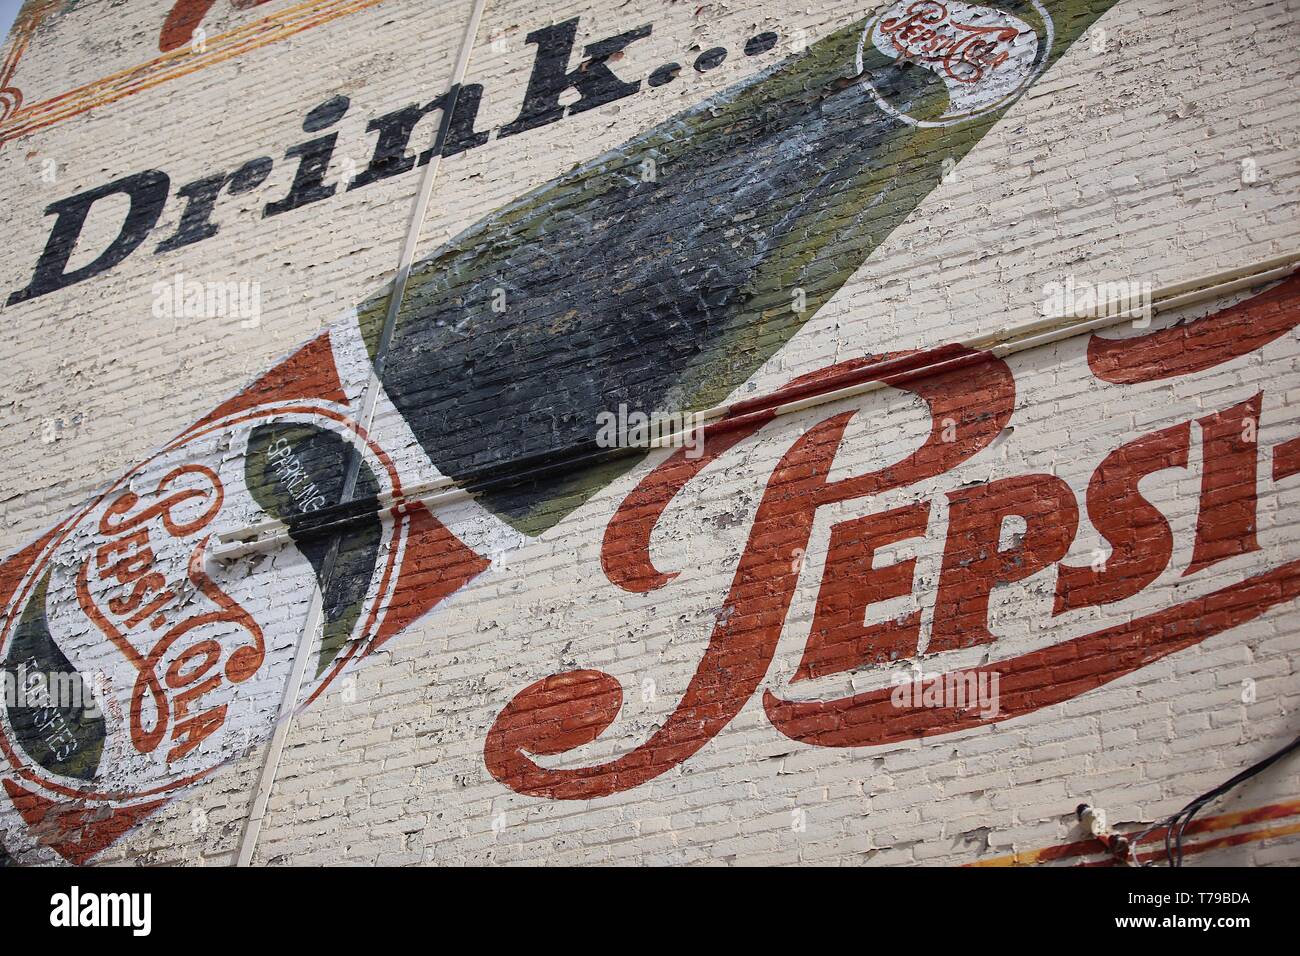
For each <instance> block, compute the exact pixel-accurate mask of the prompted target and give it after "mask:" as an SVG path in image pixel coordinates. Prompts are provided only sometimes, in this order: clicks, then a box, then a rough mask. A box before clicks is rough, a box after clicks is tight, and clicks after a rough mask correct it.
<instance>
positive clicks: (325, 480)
mask: <svg viewBox="0 0 1300 956" xmlns="http://www.w3.org/2000/svg"><path fill="white" fill-rule="evenodd" d="M351 454H352V448H351V446H350V445H348V444H347V443H346V442H345V441H344V440H343V439H342V438H340V437H339V436H338V435H336V434H334V433H333V432H330V431H326V430H324V429H321V428H315V427H313V426H310V425H298V424H277V425H262V426H259V427H258V428H256V429H254V430H253V433H252V435H250V436H249V441H248V453H247V455H246V456H245V459H244V480H245V482H246V483H247V485H248V489H249V493H250V494H252V496H253V500H254V501H256V502H257V503H258V505H259V506H260V507H261V508H262V509H263V510H264V511H265V512H266V513H267V514H269V515H271V516H272V517H274V518H277V519H279V520H280V521H283V522H285V524H287V525H288V526H289V536H290V537H291V538H292V539H293V542H294V544H295V545H296V546H297V548H298V550H299V551H301V552H302V553H303V555H305V556H306V558H307V560H308V561H310V562H311V566H312V569H313V570H314V571H315V573H316V581H317V583H318V584H319V585H320V587H321V588H322V589H323V591H322V594H323V597H324V602H323V607H324V612H325V626H324V637H323V643H322V646H321V652H320V657H319V659H318V660H317V662H316V675H317V676H320V674H321V673H322V672H324V670H325V668H326V667H328V666H329V664H330V662H331V661H333V660H334V658H335V657H337V656H338V653H339V651H341V650H342V649H343V646H344V644H346V643H347V640H348V637H349V636H350V635H351V634H352V630H353V628H354V627H355V626H356V623H357V619H358V617H359V616H360V614H361V608H362V605H363V603H364V602H365V596H366V590H367V588H369V586H370V580H371V578H372V577H373V575H374V570H375V565H376V563H377V562H378V560H379V543H380V540H381V537H382V530H381V527H380V523H379V518H378V517H377V516H376V515H375V514H374V513H373V512H371V513H368V514H365V515H363V516H362V517H361V518H359V519H354V520H352V521H349V522H348V523H347V524H346V525H345V526H344V530H343V532H342V533H323V532H321V531H314V530H311V529H310V527H309V523H308V522H307V521H306V520H304V519H305V518H306V517H307V516H309V515H310V514H311V513H312V512H315V511H318V510H320V509H321V508H326V507H332V506H334V505H338V504H340V503H341V501H342V497H343V488H344V482H345V480H346V475H347V465H348V462H349V460H350V455H351ZM290 456H292V460H291V459H290ZM277 463H279V464H277ZM299 465H301V468H299V467H298V466H299ZM300 476H305V477H300ZM378 493H379V485H378V482H377V481H376V480H375V476H374V473H373V472H371V470H370V468H369V467H367V466H366V465H365V464H364V463H362V464H361V467H360V471H359V473H358V476H357V483H356V488H355V490H354V492H353V494H352V495H351V500H354V501H356V500H366V499H373V498H374V497H375V496H376V495H377V494H378ZM332 547H337V549H338V552H337V554H336V555H335V557H334V559H333V567H332V568H331V567H330V558H329V554H330V550H331V548H332Z"/></svg>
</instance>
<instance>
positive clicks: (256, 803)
mask: <svg viewBox="0 0 1300 956" xmlns="http://www.w3.org/2000/svg"><path fill="white" fill-rule="evenodd" d="M486 6H487V0H474V7H473V9H472V10H471V11H470V16H469V22H468V23H467V24H465V34H464V36H463V37H462V38H461V41H460V52H459V54H458V55H457V57H456V68H455V70H454V71H453V72H452V77H451V82H450V84H448V87H447V97H446V99H445V100H444V102H445V103H446V108H445V109H444V110H443V111H442V116H441V118H440V120H441V121H440V123H439V131H438V133H437V135H436V138H435V141H434V147H435V148H434V150H433V156H432V157H431V158H430V160H429V164H428V165H427V166H426V167H425V170H424V176H423V177H422V178H421V179H420V190H419V192H418V193H417V194H416V197H415V205H414V206H413V208H412V209H411V221H410V223H409V224H408V225H407V228H406V238H405V239H404V241H403V242H402V252H401V256H400V257H399V259H398V261H397V274H396V276H395V277H394V279H393V288H392V291H391V292H390V293H389V296H388V312H387V314H386V315H385V318H384V328H383V332H382V333H381V334H380V338H379V343H378V347H377V348H376V349H375V360H374V362H372V363H371V365H372V368H371V372H370V381H369V382H367V383H366V390H365V392H364V393H363V395H362V401H361V413H360V415H359V418H360V421H361V425H362V427H363V428H364V429H365V430H366V431H369V430H370V426H371V424H372V423H373V421H374V417H375V405H376V402H377V401H378V397H379V390H380V388H381V387H382V386H381V384H380V380H381V378H382V376H383V371H384V360H385V358H386V357H387V353H388V343H389V341H390V339H391V338H392V330H393V326H394V324H395V322H396V320H397V313H398V311H399V310H400V308H401V305H402V297H403V296H404V295H405V293H406V281H407V278H408V277H409V276H410V274H411V264H412V263H413V262H414V261H415V253H416V250H417V249H418V248H419V245H420V230H421V228H422V227H423V225H424V220H425V218H426V216H427V215H428V212H429V202H430V200H431V199H432V197H433V184H434V181H435V180H436V179H437V178H438V168H439V167H440V166H441V165H442V147H443V145H444V144H445V141H446V134H447V131H448V130H449V129H450V125H451V118H452V115H453V113H454V112H455V109H456V99H457V94H458V93H459V91H460V87H461V85H462V84H463V83H464V82H465V73H466V72H467V71H468V70H469V58H470V53H471V52H472V51H473V49H474V43H475V40H476V39H477V37H478V28H479V23H480V22H481V21H482V19H483V9H484V8H485V7H486ZM349 477H350V478H352V479H353V480H352V481H349V482H348V483H347V485H348V486H350V485H352V484H353V483H354V482H355V477H354V476H352V475H350V476H349ZM350 497H351V488H350V487H347V486H345V489H344V494H343V499H344V500H346V499H347V498H350ZM327 576H328V575H327ZM324 587H325V581H322V582H321V586H320V587H319V588H317V589H316V591H315V593H314V594H313V595H312V599H311V603H310V604H309V605H308V608H307V619H306V620H305V621H304V622H303V629H302V635H301V636H300V637H299V638H298V647H297V650H296V651H295V653H294V658H293V669H292V670H291V671H290V673H289V681H288V684H287V685H286V686H285V689H284V696H283V697H282V698H281V700H280V709H279V712H278V713H277V714H276V721H275V730H274V731H273V732H272V734H271V741H270V743H269V744H268V745H267V748H266V758H265V760H264V761H263V762H262V772H261V773H260V774H259V775H258V778H257V787H256V789H254V791H253V803H252V806H251V808H250V812H249V815H248V821H247V823H246V824H245V826H244V834H243V837H242V838H241V839H240V843H239V854H238V856H237V857H236V860H235V865H236V866H248V865H249V864H250V863H251V862H252V860H253V851H254V850H255V849H256V848H257V838H258V836H259V835H260V834H261V832H262V821H263V820H264V819H265V817H266V805H267V802H268V801H269V800H270V799H271V791H272V789H273V788H274V787H275V776H276V773H277V772H278V771H279V769H280V757H281V756H282V755H283V753H284V745H285V741H286V740H288V737H289V730H290V728H291V727H292V724H293V713H294V710H295V709H296V708H297V706H298V698H299V697H300V696H301V694H302V681H303V676H304V675H305V674H306V671H307V661H308V659H309V658H310V657H311V654H310V650H311V646H312V643H313V638H314V637H315V634H316V632H317V630H319V629H320V627H321V624H322V618H321V615H322V613H323V612H324V598H323V591H324Z"/></svg>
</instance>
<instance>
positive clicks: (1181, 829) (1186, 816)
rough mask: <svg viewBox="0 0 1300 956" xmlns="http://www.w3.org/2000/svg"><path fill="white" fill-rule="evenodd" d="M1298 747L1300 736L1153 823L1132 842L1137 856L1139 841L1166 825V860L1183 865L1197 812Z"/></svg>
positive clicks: (1299, 748) (1169, 863) (1131, 844)
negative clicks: (1186, 840)
mask: <svg viewBox="0 0 1300 956" xmlns="http://www.w3.org/2000/svg"><path fill="white" fill-rule="evenodd" d="M1296 750H1300V737H1296V739H1295V740H1293V741H1291V742H1290V743H1289V744H1287V745H1286V746H1285V747H1283V748H1282V749H1281V750H1279V751H1277V752H1276V753H1274V754H1271V755H1269V756H1267V757H1265V758H1264V759H1263V760H1261V761H1259V763H1256V764H1253V765H1251V766H1249V767H1247V768H1246V769H1245V770H1243V771H1241V773H1239V774H1237V775H1236V776H1235V777H1233V778H1232V779H1231V780H1227V781H1225V782H1223V783H1221V784H1219V785H1218V786H1217V787H1215V788H1214V789H1213V790H1210V791H1208V792H1206V793H1203V794H1201V795H1200V796H1199V797H1197V798H1196V799H1195V800H1193V801H1192V802H1191V803H1189V804H1187V806H1185V807H1183V808H1182V809H1181V810H1179V811H1178V812H1177V813H1175V814H1174V815H1173V816H1171V817H1167V818H1166V819H1164V820H1162V821H1160V822H1159V823H1157V824H1155V825H1153V826H1151V827H1150V828H1148V829H1147V830H1144V831H1143V832H1142V833H1141V834H1139V835H1138V836H1137V837H1136V838H1134V839H1133V841H1132V842H1131V843H1130V844H1129V845H1130V848H1131V852H1132V853H1133V854H1134V856H1136V853H1137V846H1138V843H1139V842H1140V841H1141V840H1142V838H1143V837H1145V836H1146V835H1147V834H1148V833H1150V832H1151V831H1152V830H1155V829H1158V828H1159V827H1160V826H1164V827H1165V861H1166V863H1168V865H1169V866H1171V867H1178V866H1182V865H1183V834H1184V833H1185V832H1186V830H1187V825H1188V824H1189V823H1191V822H1192V818H1193V817H1194V816H1196V814H1198V813H1200V811H1201V809H1202V808H1203V807H1204V806H1205V805H1206V804H1208V803H1211V802H1213V801H1214V800H1217V799H1218V798H1219V797H1221V796H1223V795H1224V794H1225V793H1227V792H1228V791H1229V790H1231V789H1232V788H1234V787H1236V786H1237V785H1239V784H1241V783H1244V782H1245V781H1247V780H1249V779H1250V778H1251V777H1254V776H1256V775H1257V774H1260V773H1262V772H1263V771H1265V770H1267V769H1268V768H1269V767H1271V766H1273V764H1275V763H1277V762H1278V761H1279V760H1281V759H1282V758H1283V757H1285V756H1287V755H1288V754H1290V753H1293V752H1294V751H1296ZM1145 865H1146V866H1153V865H1154V863H1147V864H1145Z"/></svg>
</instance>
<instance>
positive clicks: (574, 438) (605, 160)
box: [361, 0, 1113, 534]
mask: <svg viewBox="0 0 1300 956" xmlns="http://www.w3.org/2000/svg"><path fill="white" fill-rule="evenodd" d="M1112 4H1113V0H1092V2H1079V0H1063V2H1057V3H1049V4H1047V6H1048V7H1049V9H1050V10H1051V12H1052V16H1053V21H1054V25H1055V30H1056V43H1055V45H1054V49H1052V50H1051V51H1048V50H1045V49H1041V48H1040V50H1039V51H1038V54H1037V56H1038V58H1039V60H1038V61H1036V65H1037V63H1038V62H1041V59H1042V58H1043V57H1047V58H1048V60H1049V63H1050V61H1051V60H1054V59H1055V58H1056V57H1058V56H1059V55H1060V54H1061V53H1062V52H1064V50H1065V49H1066V48H1067V47H1068V46H1069V45H1070V43H1071V42H1073V41H1074V39H1076V38H1077V37H1078V36H1079V35H1080V34H1081V33H1082V32H1083V31H1084V30H1085V29H1086V28H1087V27H1088V26H1089V25H1090V24H1091V23H1092V22H1094V21H1095V20H1096V18H1097V17H1098V16H1100V15H1101V14H1102V13H1103V12H1104V11H1105V10H1107V9H1109V7H1110V6H1112ZM989 5H990V6H997V7H1001V8H1003V9H1005V10H1007V11H1008V12H1010V13H1012V14H1013V15H1015V16H1017V17H1019V18H1020V19H1021V20H1023V21H1025V22H1027V23H1028V24H1030V25H1031V26H1033V27H1034V28H1035V30H1037V31H1038V33H1039V37H1040V41H1041V39H1042V38H1043V37H1045V35H1046V31H1045V29H1044V26H1043V22H1042V20H1041V18H1040V17H1039V16H1038V15H1037V13H1036V12H1035V11H1034V9H1033V7H1032V5H1031V4H1029V3H1020V2H1011V3H996V4H989ZM866 22H867V21H865V20H864V21H862V22H859V23H855V24H853V25H852V26H849V27H846V28H845V29H843V30H840V31H838V32H836V33H834V34H832V35H830V36H828V37H826V38H824V39H823V40H821V41H819V42H818V43H816V44H814V45H813V46H811V47H809V49H808V50H806V51H805V52H804V53H802V54H800V55H797V56H794V57H791V58H790V59H788V60H786V61H784V62H782V63H781V64H779V65H777V66H776V67H774V68H772V69H771V70H768V71H767V72H765V73H763V74H761V75H759V76H757V77H755V78H753V79H750V80H748V81H746V82H744V83H741V84H739V85H737V86H735V87H732V88H731V89H729V90H727V91H725V92H724V93H722V94H720V95H718V96H715V97H713V98H712V99H711V100H709V101H706V102H704V103H702V104H700V105H698V106H696V107H694V108H692V109H690V110H688V111H686V112H684V113H682V114H679V115H678V116H675V117H673V118H671V119H669V120H667V121H665V122H663V123H661V124H660V125H659V126H658V127H656V128H654V129H652V130H650V131H648V132H646V133H644V134H642V135H640V136H637V137H636V138H634V139H632V140H630V141H629V142H627V143H626V144H624V145H622V146H620V147H618V148H617V149H614V150H611V151H609V152H607V153H605V154H603V155H601V156H599V157H597V158H595V159H593V160H591V161H589V162H586V163H583V164H582V165H580V166H578V167H576V168H575V169H573V170H572V171H570V172H569V173H567V174H565V175H563V176H561V177H559V178H558V179H556V180H555V181H553V182H551V183H549V184H547V185H545V186H542V187H540V188H538V189H536V190H534V191H532V192H531V193H528V194H527V195H525V196H523V197H521V198H520V199H518V200H516V201H514V202H512V203H510V204H509V205H507V206H505V207H504V208H502V209H501V210H499V211H497V212H496V213H493V214H492V215H490V216H488V217H487V218H486V219H484V220H483V221H481V222H480V223H478V224H477V225H475V226H473V227H471V228H470V229H468V230H466V231H465V232H464V233H462V234H460V235H459V236H457V237H455V238H454V239H453V240H452V241H450V242H449V243H447V244H446V245H445V246H443V247H442V248H440V249H438V250H437V251H436V252H435V253H434V254H433V255H432V256H430V257H429V258H427V259H425V260H423V261H421V262H419V263H417V265H416V266H415V268H414V269H413V271H412V274H411V278H410V283H409V285H408V288H407V294H406V296H405V298H404V301H403V304H402V308H401V310H400V313H399V315H398V318H397V322H396V325H395V328H394V330H393V337H392V343H391V349H390V350H389V352H388V354H387V356H386V358H385V363H384V367H383V381H384V386H385V389H386V391H387V394H388V396H389V397H390V398H391V399H392V401H393V402H394V404H396V406H397V407H398V409H399V410H400V411H401V412H402V414H403V416H404V417H405V418H406V421H407V422H408V423H409V424H410V426H411V428H412V429H413V431H414V433H415V435H416V437H417V438H418V440H419V441H420V444H421V445H422V446H423V448H424V449H425V451H426V453H427V454H428V455H429V456H430V458H431V460H432V461H433V462H434V463H435V464H436V465H437V466H438V468H439V469H440V470H441V471H442V472H443V473H444V474H447V475H450V476H451V477H452V478H454V479H456V480H457V481H459V482H461V483H467V482H468V483H469V484H470V487H471V488H474V487H475V483H474V481H473V479H474V477H475V476H476V475H479V474H480V473H482V472H484V471H485V470H488V471H490V470H491V469H493V468H499V467H501V466H503V465H504V464H505V463H508V462H514V461H518V460H520V459H531V458H534V457H544V456H546V455H547V454H559V453H561V452H565V453H567V451H566V450H570V449H574V448H592V447H594V437H595V434H596V430H597V415H598V414H599V413H601V412H617V410H618V408H619V406H620V404H626V405H627V406H628V409H629V410H631V411H642V412H646V413H654V412H670V411H679V410H694V409H699V408H704V407H708V406H711V405H714V404H717V403H719V402H721V401H723V400H724V399H725V398H726V396H727V395H728V394H730V393H731V392H732V391H733V390H734V389H735V388H736V387H737V386H738V385H740V384H741V383H743V382H744V381H745V380H746V379H747V378H749V377H750V376H751V375H752V374H753V372H754V370H755V369H757V368H758V367H759V366H760V365H761V364H762V363H763V362H764V361H766V360H767V359H768V358H770V357H771V356H772V355H773V354H774V353H775V352H776V351H777V350H778V349H780V348H781V347H782V346H783V345H784V344H785V343H786V342H787V341H789V339H790V338H791V336H793V335H794V334H795V332H797V331H798V330H799V328H800V327H802V326H803V324H804V323H805V322H806V321H807V320H808V319H809V318H811V317H812V316H813V315H814V314H815V313H816V312H817V310H818V309H820V308H821V307H822V305H824V304H825V303H826V302H827V301H828V300H829V299H830V298H831V296H832V295H834V293H835V292H836V291H837V290H838V289H839V288H840V286H842V285H843V284H844V283H845V281H847V280H848V279H849V277H850V276H852V275H853V274H854V273H855V272H856V271H857V270H858V269H859V268H860V267H861V266H862V264H863V263H864V262H865V261H866V260H867V258H868V257H869V256H870V255H871V254H872V252H873V251H875V249H876V248H877V247H878V246H879V245H880V243H881V242H882V241H883V240H884V239H885V238H886V237H887V236H888V235H889V234H890V233H891V232H892V231H893V230H894V229H895V228H897V226H898V225H899V224H901V223H902V222H903V221H904V220H905V219H906V218H907V217H908V216H909V215H910V214H911V213H912V211H913V210H914V209H915V208H916V207H917V205H918V204H919V203H920V202H921V201H922V199H924V198H925V196H926V195H928V194H929V192H930V191H931V190H932V189H933V188H934V187H935V186H936V185H937V184H938V183H939V181H940V178H941V176H942V174H943V172H944V167H943V162H944V160H945V159H950V160H953V161H956V160H959V159H960V158H961V157H962V156H964V155H965V154H966V153H967V152H968V151H969V150H970V149H971V148H972V147H973V146H974V145H975V144H976V143H977V142H978V141H979V140H980V139H981V138H982V137H983V136H984V134H985V133H986V132H987V131H988V130H989V129H990V128H991V127H992V125H993V124H994V123H995V122H996V121H997V119H998V118H999V117H1000V116H1001V115H1002V112H1004V111H1005V108H1006V107H1005V106H1003V107H1002V108H1001V109H999V110H998V111H997V112H993V113H989V114H986V115H983V116H980V117H978V118H975V119H972V120H969V121H967V122H965V123H962V124H961V125H955V126H946V127H917V126H913V125H909V124H906V123H904V122H902V121H900V120H898V119H896V118H894V117H892V116H890V115H888V114H887V113H885V112H884V111H882V110H881V109H880V108H879V107H878V106H877V105H876V103H875V101H874V99H873V98H872V95H871V93H870V91H869V90H868V89H866V88H865V86H864V84H863V82H862V80H863V79H864V78H866V77H867V76H869V78H870V80H871V82H872V84H873V85H874V87H875V88H876V89H877V90H880V91H882V93H883V95H884V96H885V97H886V99H887V101H889V102H891V103H893V104H895V105H897V106H900V107H901V108H903V109H904V110H906V111H907V112H909V113H910V114H911V115H914V116H918V117H923V118H924V117H938V116H940V115H942V114H943V113H944V112H945V110H947V109H948V105H949V103H948V94H947V88H946V86H945V85H944V83H943V81H942V79H941V78H940V77H939V76H938V74H937V73H935V72H934V71H933V70H931V69H928V68H925V67H922V66H919V65H917V64H914V63H907V62H898V61H894V60H890V59H888V58H886V57H884V56H882V55H881V54H879V53H877V52H876V51H875V50H874V49H873V48H868V50H867V51H866V52H865V55H864V68H865V69H864V77H858V76H857V75H856V74H857V66H856V56H857V47H858V42H859V39H860V37H861V35H862V32H863V30H864V29H865V26H866ZM1008 105H1009V104H1008ZM797 290H802V298H803V308H802V310H801V311H795V307H794V304H795V301H796V292H797ZM386 305H387V298H386V296H377V297H376V298H375V299H374V300H372V301H371V302H368V303H366V304H365V305H363V306H362V309H361V321H362V330H363V332H364V334H365V336H366V340H367V343H368V346H369V348H370V350H371V356H372V358H373V357H374V355H375V351H376V348H377V343H378V340H379V338H380V330H381V328H382V325H383V317H384V309H385V308H386ZM861 321H862V322H863V323H866V324H867V325H868V327H869V325H870V323H871V321H872V317H871V316H870V315H863V316H862V317H861ZM636 460H637V459H636V458H634V457H629V458H623V459H621V460H620V461H618V462H612V463H611V462H606V463H603V464H601V465H599V466H597V467H592V468H590V469H588V470H580V471H574V472H571V473H568V474H562V475H548V476H546V477H544V478H537V479H532V480H519V481H515V482H512V483H510V484H509V485H508V486H504V487H502V486H495V487H492V488H490V489H489V490H480V491H479V492H478V493H477V494H478V498H479V500H480V501H481V502H482V503H483V504H485V505H486V506H487V507H489V508H491V509H492V510H493V511H495V512H496V513H497V514H499V515H500V516H502V517H503V518H504V519H506V520H507V521H509V522H510V523H512V524H513V525H514V526H515V527H517V528H519V529H520V530H522V531H524V532H526V533H529V534H537V533H540V532H541V531H543V530H545V529H546V528H548V527H550V526H552V525H553V524H555V523H556V522H557V521H559V520H560V519H561V518H562V517H563V516H564V515H566V514H568V513H569V512H570V511H572V510H573V509H574V508H576V507H577V506H578V505H580V504H581V503H582V502H583V501H585V500H586V499H587V498H588V497H589V496H590V495H591V494H593V493H594V492H595V491H596V490H597V489H598V488H600V487H601V486H602V485H604V484H605V483H607V482H608V481H610V480H612V479H613V478H614V477H616V476H617V475H618V474H619V473H620V472H622V471H625V470H626V469H628V468H630V467H631V466H632V465H634V464H635V463H636Z"/></svg>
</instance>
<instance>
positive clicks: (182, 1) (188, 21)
mask: <svg viewBox="0 0 1300 956" xmlns="http://www.w3.org/2000/svg"><path fill="white" fill-rule="evenodd" d="M266 2H268V0H230V5H231V6H232V7H234V8H235V9H236V10H251V9H252V8H253V7H260V6H261V5H262V4H264V3H266ZM216 3H217V0H176V6H174V7H172V9H171V12H170V13H168V14H167V19H166V20H165V21H164V22H163V27H162V33H161V34H160V35H159V37H158V49H159V50H161V51H162V52H163V53H167V52H168V51H170V50H175V49H176V48H177V47H182V46H184V45H185V44H187V43H189V42H190V40H191V39H193V37H194V31H195V30H197V29H198V27H199V24H200V23H202V22H203V18H204V17H206V16H207V15H208V11H210V10H211V9H212V8H213V7H214V6H216Z"/></svg>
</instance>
